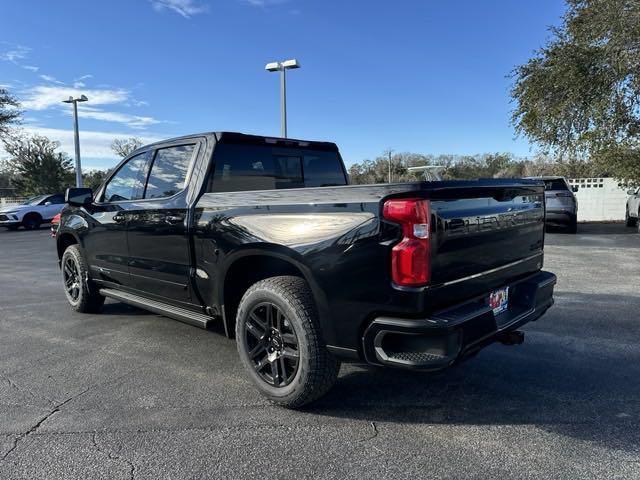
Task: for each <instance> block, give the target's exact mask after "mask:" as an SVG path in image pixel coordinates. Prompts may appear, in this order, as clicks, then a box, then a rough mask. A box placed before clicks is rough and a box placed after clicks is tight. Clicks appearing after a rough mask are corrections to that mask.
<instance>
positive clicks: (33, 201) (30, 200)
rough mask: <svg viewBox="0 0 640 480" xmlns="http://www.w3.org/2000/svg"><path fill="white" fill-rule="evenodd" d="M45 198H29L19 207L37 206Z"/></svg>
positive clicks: (38, 196) (44, 196)
mask: <svg viewBox="0 0 640 480" xmlns="http://www.w3.org/2000/svg"><path fill="white" fill-rule="evenodd" d="M46 197H47V196H46V195H37V196H35V197H29V198H27V199H26V200H25V201H24V202H23V203H21V204H20V205H37V204H39V203H40V202H41V201H42V200H44V199H45V198H46Z"/></svg>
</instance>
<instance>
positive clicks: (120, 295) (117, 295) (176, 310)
mask: <svg viewBox="0 0 640 480" xmlns="http://www.w3.org/2000/svg"><path fill="white" fill-rule="evenodd" d="M100 295H104V296H105V297H109V298H113V299H114V300H119V301H121V302H124V303H127V304H129V305H133V306H134V307H139V308H142V309H144V310H149V311H150V312H153V313H157V314H159V315H164V316H166V317H170V318H173V319H174V320H179V321H180V322H184V323H188V324H190V325H194V326H196V327H200V328H207V325H208V324H209V322H210V321H211V320H213V317H209V316H207V315H204V314H202V313H198V312H192V311H191V310H187V309H184V308H180V307H174V306H173V305H167V304H166V303H162V302H157V301H155V300H150V299H148V298H145V297H141V296H140V295H135V294H133V293H127V292H121V291H120V290H114V289H112V288H101V289H100Z"/></svg>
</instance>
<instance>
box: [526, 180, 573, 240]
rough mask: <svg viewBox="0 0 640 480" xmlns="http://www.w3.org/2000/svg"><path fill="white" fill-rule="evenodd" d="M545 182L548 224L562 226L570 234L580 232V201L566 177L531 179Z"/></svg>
mask: <svg viewBox="0 0 640 480" xmlns="http://www.w3.org/2000/svg"><path fill="white" fill-rule="evenodd" d="M529 178H535V179H539V180H542V181H543V182H544V198H545V212H546V224H547V225H550V226H556V227H557V226H560V227H563V228H565V229H566V231H567V232H569V233H576V232H577V231H578V200H577V199H576V197H575V195H574V194H573V192H576V191H577V190H578V187H573V188H572V187H571V185H569V183H568V182H567V180H566V179H565V178H564V177H529Z"/></svg>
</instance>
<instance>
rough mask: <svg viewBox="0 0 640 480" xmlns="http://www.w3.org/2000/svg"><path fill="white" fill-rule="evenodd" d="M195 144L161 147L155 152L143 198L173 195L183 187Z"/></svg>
mask: <svg viewBox="0 0 640 480" xmlns="http://www.w3.org/2000/svg"><path fill="white" fill-rule="evenodd" d="M194 148H195V145H180V146H179V147H169V148H162V149H160V150H158V151H157V152H156V157H155V160H154V161H153V166H152V167H151V173H150V174H149V181H148V182H147V190H146V193H145V195H144V198H163V197H170V196H172V195H175V194H176V193H178V192H179V191H180V190H182V189H183V188H184V181H185V178H186V177H187V170H188V169H189V163H190V161H191V156H192V155H193V150H194Z"/></svg>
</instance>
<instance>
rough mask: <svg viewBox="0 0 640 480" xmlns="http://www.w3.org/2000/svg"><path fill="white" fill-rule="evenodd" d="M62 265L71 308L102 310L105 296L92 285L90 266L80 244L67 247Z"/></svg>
mask: <svg viewBox="0 0 640 480" xmlns="http://www.w3.org/2000/svg"><path fill="white" fill-rule="evenodd" d="M61 267H62V281H63V284H64V293H65V295H66V296H67V300H68V301H69V305H71V308H72V309H74V310H75V311H76V312H81V313H95V312H98V311H100V309H101V308H102V305H103V304H104V297H103V296H102V295H100V294H99V293H98V292H97V291H96V289H95V287H93V286H91V285H90V281H89V268H88V266H87V263H86V262H85V260H84V257H83V256H82V252H81V251H80V247H79V246H78V245H70V246H68V247H67V249H66V250H65V251H64V254H63V255H62V261H61ZM90 287H92V288H90Z"/></svg>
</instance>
